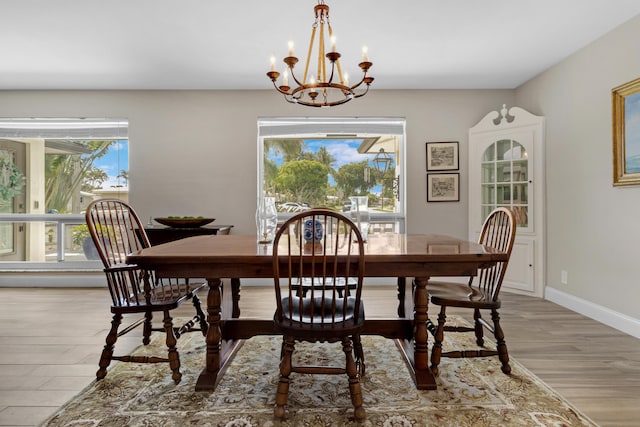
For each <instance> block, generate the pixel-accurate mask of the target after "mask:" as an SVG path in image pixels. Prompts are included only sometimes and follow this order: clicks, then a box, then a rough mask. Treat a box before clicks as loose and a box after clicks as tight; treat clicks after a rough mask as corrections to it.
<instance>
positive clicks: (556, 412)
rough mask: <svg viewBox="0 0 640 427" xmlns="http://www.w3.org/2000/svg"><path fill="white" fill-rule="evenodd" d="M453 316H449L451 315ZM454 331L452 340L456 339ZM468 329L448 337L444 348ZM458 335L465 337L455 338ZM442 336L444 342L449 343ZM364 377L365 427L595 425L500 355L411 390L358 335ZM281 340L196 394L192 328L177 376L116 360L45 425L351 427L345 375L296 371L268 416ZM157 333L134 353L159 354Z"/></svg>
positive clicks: (387, 356) (261, 340)
mask: <svg viewBox="0 0 640 427" xmlns="http://www.w3.org/2000/svg"><path fill="white" fill-rule="evenodd" d="M451 320H454V319H451ZM453 335H455V336H456V337H455V339H454V338H453V337H452V336H453ZM469 335H471V336H472V335H473V334H449V336H448V337H447V338H446V339H445V340H446V341H445V347H446V348H453V347H458V346H460V345H464V343H465V342H469V341H468V338H467V336H469ZM459 336H462V337H459ZM447 340H448V341H447ZM362 341H363V346H364V350H365V359H366V363H367V373H366V375H365V377H364V378H363V379H362V392H363V397H364V407H365V409H366V411H367V420H366V422H365V423H364V424H360V425H365V426H385V427H396V426H398V427H400V426H401V427H408V426H411V427H417V426H456V427H463V426H473V427H480V426H555V427H560V426H595V425H596V424H595V423H593V422H592V421H591V420H589V419H588V418H587V417H586V416H585V415H583V414H581V413H580V412H579V411H578V410H577V409H575V408H574V407H573V406H572V405H571V404H569V403H568V402H567V401H566V400H565V399H563V398H562V397H561V396H559V395H558V394H557V393H555V392H554V391H553V390H552V389H550V388H549V387H548V386H546V385H545V384H544V383H543V382H542V381H541V380H540V379H538V378H537V377H536V376H535V375H533V374H532V373H531V372H529V371H528V370H526V369H525V368H524V367H523V366H521V365H520V364H519V363H517V362H516V361H514V360H512V364H511V366H512V368H513V373H512V375H511V376H507V375H504V374H503V373H502V372H501V371H500V363H499V362H498V360H497V358H494V357H491V358H482V359H447V358H443V360H442V363H441V365H440V376H439V377H438V378H437V384H438V389H437V390H435V391H420V390H416V388H415V386H414V384H413V381H412V379H411V377H410V375H409V373H408V371H407V369H406V367H405V365H404V362H403V359H402V358H401V356H400V352H399V351H398V349H397V348H396V346H395V344H394V343H393V341H391V340H387V339H384V338H380V337H374V336H364V337H363V339H362ZM280 343H281V338H279V337H255V338H252V339H250V340H248V341H247V342H246V343H245V344H244V346H243V347H242V348H241V350H240V351H239V352H238V354H237V355H236V357H235V359H234V361H233V363H232V365H231V366H230V367H229V369H228V370H227V372H226V373H225V375H224V377H223V379H222V381H221V382H220V384H219V386H218V388H217V389H216V391H215V392H213V393H203V392H195V391H194V386H195V382H196V379H197V377H198V375H199V373H200V371H201V369H202V367H203V363H204V354H205V343H204V338H203V337H202V336H201V335H198V334H187V336H184V337H182V338H181V339H180V340H179V350H180V355H181V361H182V373H183V377H182V381H181V382H180V384H178V385H175V384H174V383H173V381H171V375H170V371H169V368H168V365H167V364H157V365H139V364H130V363H118V364H116V365H114V367H113V368H112V369H110V371H109V373H108V375H107V377H106V378H105V379H104V380H102V381H98V382H94V383H93V384H91V385H90V386H89V387H87V389H85V390H84V391H83V392H82V393H81V394H80V395H78V396H77V397H75V398H74V399H72V400H71V401H70V402H68V403H67V404H65V405H64V406H63V407H62V408H61V409H60V410H59V411H58V412H57V413H56V414H55V415H54V416H52V417H51V418H50V419H49V420H48V421H47V422H45V424H44V425H46V426H52V427H53V426H187V425H193V426H225V427H241V426H242V427H253V426H322V427H329V426H336V427H338V426H349V425H358V424H357V423H356V422H355V421H354V420H353V409H352V407H351V403H350V399H349V392H348V387H347V378H346V376H342V375H333V376H318V375H313V376H312V375H303V374H292V377H291V378H292V383H291V387H290V393H289V405H288V418H287V420H286V421H285V422H282V423H281V422H276V421H274V419H273V405H274V401H275V392H276V385H277V382H278V360H279V354H280ZM163 347H164V342H163V338H162V336H161V335H158V336H156V337H154V339H153V341H152V343H151V344H150V345H149V346H147V347H141V348H140V349H138V350H137V352H138V354H161V353H159V351H162V350H163ZM296 350H297V353H294V354H297V355H298V357H303V358H305V359H306V360H304V363H308V362H315V363H326V362H327V361H330V362H331V361H335V363H336V364H339V365H342V363H343V361H344V354H343V353H342V351H341V349H340V344H329V345H327V344H324V345H322V344H320V345H319V344H299V345H298V346H296Z"/></svg>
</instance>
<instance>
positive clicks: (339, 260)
mask: <svg viewBox="0 0 640 427" xmlns="http://www.w3.org/2000/svg"><path fill="white" fill-rule="evenodd" d="M273 260H274V264H273V266H274V267H273V268H274V280H275V282H274V283H275V293H276V302H277V310H276V315H275V320H276V321H277V322H278V323H280V324H283V325H284V324H288V325H289V326H294V325H297V326H298V327H300V328H301V329H314V328H315V329H317V328H323V327H326V326H332V327H338V328H339V326H340V325H342V326H345V327H347V328H348V327H352V326H353V325H356V324H359V323H361V322H362V321H363V320H364V319H362V318H361V317H364V315H363V314H362V310H361V309H360V308H361V295H362V284H363V280H364V279H363V277H364V242H363V239H362V235H361V234H360V231H359V230H358V227H357V226H356V225H355V224H354V223H353V222H352V221H351V220H350V219H349V218H347V217H346V216H344V215H342V214H340V213H337V212H334V211H331V210H327V209H312V210H308V211H305V212H301V213H298V214H296V215H294V216H293V217H291V218H290V219H288V220H287V221H286V222H285V223H284V224H283V225H282V226H281V227H280V228H279V229H278V231H277V233H276V236H275V239H274V242H273ZM312 278H313V279H312ZM310 280H312V281H313V286H311V287H309V290H308V291H307V292H306V295H305V296H304V297H303V296H301V295H300V293H299V290H300V287H299V284H301V283H304V282H305V281H310ZM354 282H355V286H353V287H352V289H351V290H349V287H350V286H352V284H353V283H354Z"/></svg>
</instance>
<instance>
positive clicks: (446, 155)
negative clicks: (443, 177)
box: [427, 141, 459, 172]
mask: <svg viewBox="0 0 640 427" xmlns="http://www.w3.org/2000/svg"><path fill="white" fill-rule="evenodd" d="M458 167H459V162H458V142H457V141H456V142H427V172H429V171H448V170H457V169H458Z"/></svg>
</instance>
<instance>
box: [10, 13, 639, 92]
mask: <svg viewBox="0 0 640 427" xmlns="http://www.w3.org/2000/svg"><path fill="white" fill-rule="evenodd" d="M316 3H317V2H316V0H271V1H264V0H262V1H259V0H230V1H224V2H223V1H221V0H55V1H52V0H1V3H0V16H1V17H2V25H0V89H269V88H270V87H272V86H271V82H270V81H269V80H268V78H267V77H266V75H265V73H266V72H267V71H268V69H269V58H270V56H271V55H272V54H275V56H276V57H277V58H283V57H284V56H286V53H287V41H288V40H289V39H293V40H294V41H295V42H296V46H297V49H296V54H297V56H298V57H300V58H301V60H302V59H303V57H304V56H305V51H306V47H307V45H308V43H309V37H310V34H311V24H312V23H313V18H314V17H313V7H314V5H315V4H316ZM327 4H328V5H329V6H330V7H331V24H332V27H333V30H334V33H335V35H336V36H337V50H338V51H339V52H341V53H342V58H341V63H342V67H343V71H348V72H349V74H350V76H351V80H352V81H354V80H355V79H356V76H357V75H358V74H359V69H358V67H357V63H358V62H360V58H361V53H360V49H361V47H362V46H363V45H367V46H368V48H369V58H370V60H371V61H372V62H373V67H372V69H371V72H370V74H371V75H372V76H374V77H375V79H376V80H375V82H374V83H373V85H372V89H376V88H379V89H406V88H421V89H456V88H459V89H465V88H477V89H480V88H514V87H517V86H519V85H520V84H522V83H524V82H526V81H527V80H529V79H530V78H532V77H534V76H535V75H537V74H538V73H540V72H541V71H543V70H545V69H547V68H549V67H550V66H552V65H554V64H556V63H557V62H559V61H561V60H562V59H563V58H565V57H567V56H569V55H570V54H572V53H574V52H575V51H577V50H578V49H580V48H582V47H584V46H586V45H587V44H589V43H590V42H592V41H594V40H595V39H597V38H599V37H600V36H602V35H604V34H605V33H607V32H608V31H610V30H612V29H613V28H615V27H617V26H618V25H620V24H622V23H624V22H625V21H627V20H629V19H631V18H632V17H634V16H636V15H638V14H640V1H639V0H510V1H507V0H482V1H481V0H448V1H442V0H440V1H436V0H396V1H390V0H389V1H381V0H327ZM629 54H634V55H635V54H637V52H633V53H631V52H630V53H629ZM278 64H280V60H279V59H278ZM278 67H279V68H281V67H280V65H279V66H278Z"/></svg>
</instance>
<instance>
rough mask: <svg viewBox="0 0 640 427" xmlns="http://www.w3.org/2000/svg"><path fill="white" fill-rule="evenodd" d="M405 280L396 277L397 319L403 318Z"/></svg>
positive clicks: (404, 278)
mask: <svg viewBox="0 0 640 427" xmlns="http://www.w3.org/2000/svg"><path fill="white" fill-rule="evenodd" d="M406 287H407V278H406V277H398V317H405V311H404V300H405V295H406Z"/></svg>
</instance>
